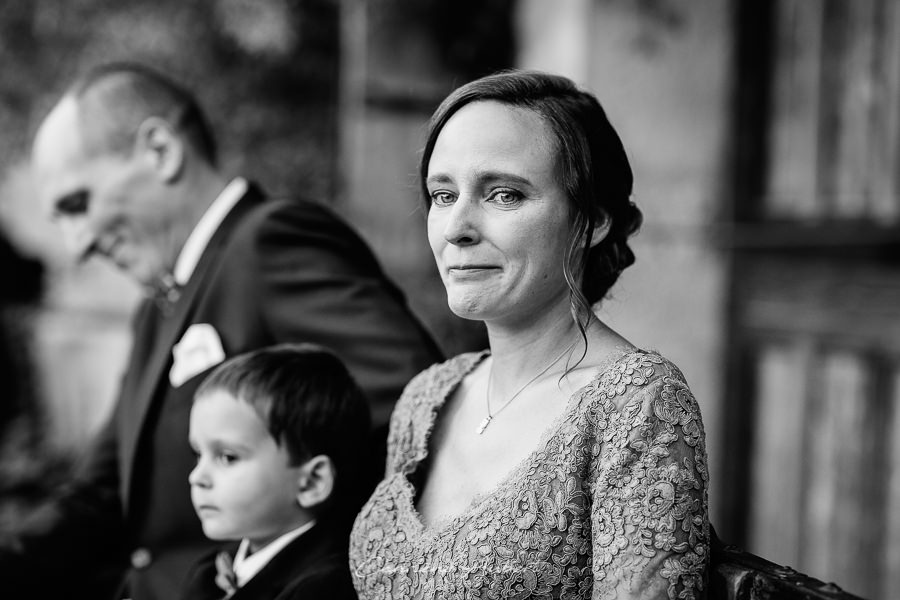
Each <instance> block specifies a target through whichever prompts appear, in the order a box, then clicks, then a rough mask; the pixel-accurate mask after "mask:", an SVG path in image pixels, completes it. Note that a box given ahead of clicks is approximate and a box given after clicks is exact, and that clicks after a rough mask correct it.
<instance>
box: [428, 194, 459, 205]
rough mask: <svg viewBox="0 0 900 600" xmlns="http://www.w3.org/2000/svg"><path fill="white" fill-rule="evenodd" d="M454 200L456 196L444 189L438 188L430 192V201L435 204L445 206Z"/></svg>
mask: <svg viewBox="0 0 900 600" xmlns="http://www.w3.org/2000/svg"><path fill="white" fill-rule="evenodd" d="M454 200H456V197H455V196H454V195H453V194H451V193H450V192H447V191H444V190H438V191H436V192H432V193H431V203H432V204H434V205H435V206H446V205H448V204H453V202H454Z"/></svg>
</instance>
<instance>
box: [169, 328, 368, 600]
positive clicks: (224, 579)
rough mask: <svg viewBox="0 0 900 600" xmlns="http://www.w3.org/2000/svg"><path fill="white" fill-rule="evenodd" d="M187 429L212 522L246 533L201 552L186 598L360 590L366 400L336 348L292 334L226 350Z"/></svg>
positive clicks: (200, 509)
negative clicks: (355, 535)
mask: <svg viewBox="0 0 900 600" xmlns="http://www.w3.org/2000/svg"><path fill="white" fill-rule="evenodd" d="M189 435H190V443H191V447H192V448H193V449H194V452H195V453H196V454H197V466H196V467H195V468H194V470H193V471H192V472H191V474H190V477H189V481H190V484H191V499H192V501H193V503H194V509H195V510H196V511H197V515H198V516H199V517H200V521H201V523H202V525H203V532H204V533H205V534H206V535H207V536H208V537H209V538H211V539H214V540H240V541H239V542H235V543H233V544H231V545H228V546H226V547H224V548H223V551H222V552H219V553H218V554H215V553H214V554H211V555H209V556H207V557H205V558H203V559H201V560H200V561H199V562H198V563H197V565H195V567H194V568H193V569H192V571H191V572H190V573H189V575H188V578H187V581H186V584H185V586H184V589H183V594H182V598H184V599H185V600H204V599H207V598H209V599H221V598H223V597H227V598H230V599H232V600H245V599H263V598H265V599H275V598H277V599H278V600H288V599H293V598H307V599H310V598H329V599H331V598H336V599H344V598H346V599H355V598H356V594H355V592H354V591H353V584H352V583H351V579H350V573H349V569H348V566H347V538H348V534H349V527H350V524H351V523H352V520H353V518H354V517H355V515H356V512H357V511H358V509H359V506H360V505H361V503H362V500H363V499H362V498H360V497H359V493H358V492H357V490H356V489H355V488H356V482H358V481H361V478H362V477H365V475H364V474H361V473H359V472H358V467H359V465H361V464H364V463H365V461H364V460H363V459H364V457H363V456H361V454H362V453H363V452H364V450H363V449H364V448H365V447H366V440H367V439H368V436H369V411H368V404H367V403H366V401H365V399H364V397H363V395H362V392H361V391H360V390H359V388H358V387H357V386H356V384H355V383H354V381H353V379H352V378H351V376H350V374H349V373H348V372H347V369H346V368H345V367H344V365H343V364H342V363H341V361H340V360H339V359H338V358H337V357H336V356H335V355H334V354H332V353H331V352H329V351H327V350H325V349H324V348H322V347H319V346H314V345H311V344H301V345H293V344H284V345H280V346H273V347H269V348H263V349H261V350H257V351H254V352H250V353H248V354H243V355H240V356H237V357H234V358H232V359H230V360H228V361H226V362H225V363H223V364H221V365H220V366H219V367H218V368H216V370H214V371H213V372H212V374H211V375H210V376H209V377H208V378H207V379H206V381H204V382H203V384H202V385H201V386H200V388H199V389H198V390H197V393H196V395H195V397H194V404H193V407H192V408H191V416H190V434H189Z"/></svg>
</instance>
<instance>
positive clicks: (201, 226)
mask: <svg viewBox="0 0 900 600" xmlns="http://www.w3.org/2000/svg"><path fill="white" fill-rule="evenodd" d="M248 186H249V184H248V183H247V180H246V179H244V178H242V177H236V178H235V179H232V180H231V182H230V183H229V184H228V185H226V186H225V189H223V190H222V191H221V192H219V195H218V196H217V197H216V199H215V200H213V203H212V204H210V205H209V208H207V209H206V212H205V213H203V216H202V217H200V220H199V221H197V225H196V226H194V229H193V231H191V235H189V236H188V239H187V241H186V242H185V243H184V246H183V247H182V248H181V252H179V253H178V258H177V259H176V260H175V268H174V269H172V277H173V278H174V279H175V283H177V284H178V285H184V284H186V283H187V282H188V280H189V279H190V278H191V275H193V273H194V269H195V268H196V267H197V263H198V262H199V261H200V256H201V255H202V254H203V251H204V250H206V245H207V244H209V240H210V239H211V238H212V236H213V234H214V233H215V232H216V229H218V228H219V225H221V224H222V221H224V220H225V216H226V215H228V213H229V212H230V211H231V209H232V208H234V205H235V204H237V203H238V200H240V199H241V198H243V197H244V194H246V193H247V188H248Z"/></svg>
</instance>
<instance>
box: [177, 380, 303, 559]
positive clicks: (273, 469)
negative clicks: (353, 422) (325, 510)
mask: <svg viewBox="0 0 900 600" xmlns="http://www.w3.org/2000/svg"><path fill="white" fill-rule="evenodd" d="M190 443H191V447H192V448H193V449H194V452H195V453H196V454H197V466H195V467H194V470H193V471H191V474H190V476H189V478H188V481H189V482H190V484H191V500H192V501H193V503H194V510H196V511H197V515H198V516H199V517H200V521H201V523H202V525H203V532H204V533H205V534H206V536H207V537H209V538H210V539H214V540H232V539H241V538H244V537H246V538H248V539H249V540H250V542H251V548H253V549H255V548H258V547H261V546H263V545H265V544H267V543H268V542H270V541H272V540H273V539H275V538H277V537H278V536H280V535H281V534H283V533H286V532H287V531H289V530H291V529H294V528H296V527H299V526H300V525H302V524H303V523H305V522H306V521H307V520H308V519H309V517H308V515H307V514H306V513H305V511H304V510H303V509H301V508H300V506H299V505H298V504H297V501H296V498H297V492H298V479H299V474H300V469H301V467H299V466H297V467H292V466H290V458H289V456H288V453H287V450H286V449H285V448H284V447H283V446H281V445H279V444H276V443H275V439H274V438H273V437H272V436H271V434H269V431H268V430H267V429H266V426H265V424H264V423H263V421H262V419H260V418H259V415H257V414H256V411H254V410H253V408H252V407H251V406H250V405H249V404H247V403H246V402H243V401H241V400H238V399H236V398H234V397H233V396H231V395H230V394H228V393H227V392H223V391H220V390H213V391H211V392H210V393H208V394H206V395H204V396H202V397H199V398H197V399H196V400H195V401H194V406H193V408H192V409H191V419H190Z"/></svg>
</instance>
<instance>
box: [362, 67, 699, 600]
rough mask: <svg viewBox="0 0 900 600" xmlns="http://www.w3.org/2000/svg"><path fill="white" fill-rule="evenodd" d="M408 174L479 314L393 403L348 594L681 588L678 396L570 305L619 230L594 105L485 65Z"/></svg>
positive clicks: (686, 398) (579, 306)
mask: <svg viewBox="0 0 900 600" xmlns="http://www.w3.org/2000/svg"><path fill="white" fill-rule="evenodd" d="M420 175H421V177H422V183H423V192H424V194H425V197H426V200H427V203H428V206H429V209H428V238H429V242H430V244H431V248H432V251H433V253H434V256H435V260H436V262H437V266H438V269H439V270H440V273H441V277H442V279H443V282H444V285H445V287H446V289H447V299H448V302H449V304H450V308H451V309H452V310H453V312H455V313H456V314H457V315H459V316H461V317H464V318H467V319H477V320H481V321H484V323H485V325H486V326H487V332H488V339H489V341H490V351H485V352H482V353H476V354H463V355H460V356H457V357H456V358H454V359H451V360H449V361H447V362H445V363H443V364H440V365H435V366H433V367H431V368H430V369H428V370H427V371H425V372H423V373H421V374H420V375H419V376H417V377H416V378H415V379H414V380H413V381H412V382H410V384H409V385H408V386H407V388H406V390H405V392H404V393H403V396H402V397H401V399H400V401H399V403H398V404H397V407H396V409H395V411H394V414H393V417H392V419H391V432H390V437H389V441H388V446H389V449H388V464H387V472H386V477H385V479H384V480H383V481H382V482H381V484H380V485H379V486H378V488H377V489H376V491H375V493H374V494H373V495H372V497H371V498H370V500H369V502H368V503H367V504H366V506H365V507H364V508H363V511H362V512H361V513H360V515H359V516H358V517H357V520H356V523H355V525H354V531H353V535H352V538H351V548H350V552H351V570H352V571H353V574H354V583H355V585H356V588H357V591H358V592H359V595H360V598H362V599H364V600H374V599H381V598H529V597H530V598H666V597H668V598H693V597H697V596H700V595H701V594H700V591H701V590H702V589H703V586H704V582H705V569H706V565H707V562H708V540H709V524H708V515H707V499H706V489H707V479H708V476H707V469H706V451H705V443H704V435H703V427H702V424H701V421H700V413H699V410H698V407H697V403H696V401H695V400H694V398H693V396H692V395H691V392H690V390H689V389H688V386H687V384H686V383H685V380H684V377H683V375H682V374H681V372H680V371H679V370H678V368H677V367H675V365H673V364H672V363H670V362H669V361H667V360H666V359H664V358H663V357H661V356H660V355H658V354H656V353H652V352H646V351H643V350H639V349H637V348H635V347H634V346H633V345H632V344H631V343H629V342H628V341H627V340H626V339H624V338H622V337H621V336H620V335H619V334H617V333H616V332H615V331H613V330H612V329H610V328H609V327H607V326H606V325H605V324H604V323H602V322H601V321H600V320H598V319H597V317H596V316H595V315H594V314H593V312H592V311H591V305H592V304H593V303H595V302H597V301H599V300H600V299H602V297H603V296H604V295H605V294H606V293H607V291H608V290H609V288H610V286H611V285H612V284H613V283H614V282H615V281H616V279H617V278H618V276H619V274H620V273H621V271H622V270H623V269H624V268H626V267H627V266H629V265H630V264H631V263H632V262H634V256H633V254H632V253H631V250H630V249H629V247H628V244H627V239H628V237H629V236H630V235H631V234H632V233H633V232H634V231H635V230H636V229H637V228H638V226H639V225H640V221H641V213H640V211H639V210H638V209H637V208H636V207H635V206H634V204H633V203H632V202H631V200H630V195H631V186H632V175H631V168H630V167H629V164H628V160H627V157H626V155H625V151H624V149H623V147H622V144H621V142H620V140H619V137H618V135H617V134H616V132H615V130H614V129H613V128H612V126H611V125H610V123H609V122H608V120H607V119H606V115H605V114H604V112H603V109H602V108H601V107H600V105H599V104H598V103H597V100H596V99H595V98H594V97H593V96H591V95H590V94H587V93H585V92H582V91H579V90H578V89H577V88H576V87H575V86H574V85H573V84H572V82H571V81H569V80H568V79H565V78H562V77H555V76H551V75H546V74H541V73H534V72H509V73H501V74H497V75H492V76H489V77H485V78H483V79H480V80H477V81H474V82H472V83H469V84H467V85H465V86H463V87H461V88H459V89H458V90H456V91H455V92H453V93H452V94H451V95H450V96H449V97H448V98H447V99H446V100H445V101H444V102H443V103H442V104H441V106H440V107H439V108H438V109H437V112H436V113H435V115H434V116H433V117H432V120H431V125H430V130H429V135H428V140H427V143H426V146H425V151H424V154H423V156H422V162H421V165H420Z"/></svg>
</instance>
